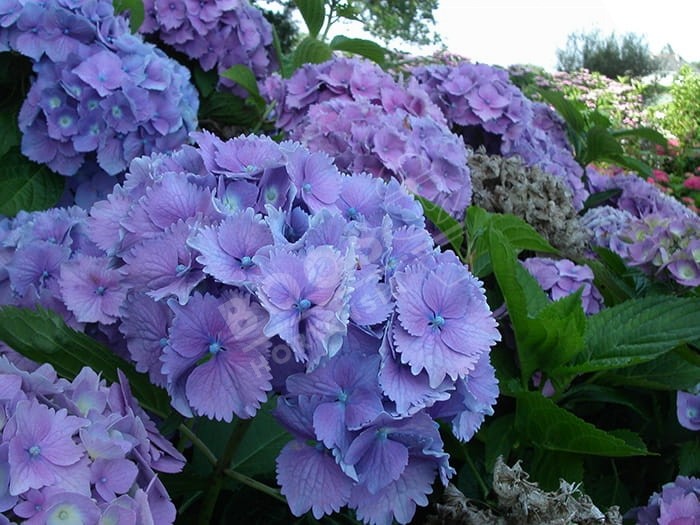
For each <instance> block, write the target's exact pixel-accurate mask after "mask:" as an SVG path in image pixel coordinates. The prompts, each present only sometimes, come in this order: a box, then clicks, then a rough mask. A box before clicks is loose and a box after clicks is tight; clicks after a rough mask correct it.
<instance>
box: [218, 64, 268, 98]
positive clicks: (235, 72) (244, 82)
mask: <svg viewBox="0 0 700 525" xmlns="http://www.w3.org/2000/svg"><path fill="white" fill-rule="evenodd" d="M221 76H222V77H224V78H228V79H229V80H233V81H234V82H236V83H237V84H239V85H240V86H241V87H242V88H243V89H245V90H246V91H247V92H248V95H249V96H250V97H251V99H252V100H253V102H254V103H255V104H256V105H257V106H259V107H264V106H265V100H264V99H263V98H262V96H260V90H259V89H258V81H257V80H256V78H255V73H253V70H252V69H250V68H249V67H248V66H246V65H243V64H236V65H233V66H231V67H230V68H228V69H227V70H226V71H224V72H223V73H221Z"/></svg>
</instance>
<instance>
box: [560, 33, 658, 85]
mask: <svg viewBox="0 0 700 525" xmlns="http://www.w3.org/2000/svg"><path fill="white" fill-rule="evenodd" d="M658 67H659V66H658V63H657V60H656V58H655V57H654V56H653V55H652V54H651V52H650V51H649V45H648V44H647V43H646V40H645V38H644V37H643V36H640V35H637V34H635V33H626V34H624V35H622V36H621V37H618V36H616V35H615V33H612V34H610V35H608V36H603V35H601V34H600V31H597V30H596V31H592V32H590V33H571V34H569V36H568V38H567V42H566V47H565V48H564V49H557V69H558V70H559V71H566V72H569V73H570V72H572V71H576V70H578V69H582V68H585V69H588V70H589V71H597V72H599V73H601V74H603V75H605V76H606V77H608V78H612V79H615V78H617V77H621V76H627V77H641V76H644V75H648V74H650V73H653V72H655V71H657V70H658Z"/></svg>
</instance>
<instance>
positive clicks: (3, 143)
mask: <svg viewBox="0 0 700 525" xmlns="http://www.w3.org/2000/svg"><path fill="white" fill-rule="evenodd" d="M21 138H22V134H21V133H20V131H19V126H18V125H17V110H16V108H15V107H9V108H2V110H0V157H3V156H4V155H5V154H6V153H7V152H8V151H10V149H12V148H15V147H18V146H19V143H20V140H21Z"/></svg>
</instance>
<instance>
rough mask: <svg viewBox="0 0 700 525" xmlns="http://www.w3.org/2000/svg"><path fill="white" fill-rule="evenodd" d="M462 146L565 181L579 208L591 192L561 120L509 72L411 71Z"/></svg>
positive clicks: (465, 68)
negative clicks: (480, 149)
mask: <svg viewBox="0 0 700 525" xmlns="http://www.w3.org/2000/svg"><path fill="white" fill-rule="evenodd" d="M412 75H413V77H414V78H416V79H417V80H418V81H419V82H420V84H421V85H422V86H423V87H424V88H425V90H426V91H427V92H428V93H429V94H430V96H431V99H432V100H433V101H434V102H435V103H436V104H437V105H438V106H439V107H440V109H442V111H443V112H444V114H445V116H446V117H447V121H448V123H449V125H450V127H451V128H452V130H453V131H455V132H456V133H458V134H459V135H461V136H462V138H463V139H464V142H465V143H466V144H467V145H468V146H470V147H472V148H473V149H477V148H478V147H479V146H483V147H484V148H485V150H486V153H488V154H500V155H503V156H506V157H509V156H513V155H517V156H519V157H521V158H522V159H523V161H524V162H525V164H526V165H527V166H536V167H538V168H540V169H541V170H542V171H544V172H546V173H550V174H552V175H555V176H557V177H559V178H561V179H563V180H564V182H565V183H566V184H567V187H568V189H569V191H570V193H571V198H572V202H573V204H574V206H575V207H576V209H577V210H580V209H581V208H582V207H583V203H584V201H585V200H586V198H587V196H588V192H587V190H586V188H585V187H584V184H583V180H582V177H583V170H582V168H581V167H580V166H579V165H578V163H577V162H576V160H575V159H574V157H573V154H572V148H571V145H570V144H569V142H568V139H567V137H566V127H565V125H564V122H563V120H562V119H561V118H560V117H559V116H558V115H557V114H556V112H555V111H554V110H553V109H551V108H550V107H549V106H546V105H545V104H542V103H540V102H532V101H530V100H529V99H528V98H526V97H525V95H524V94H523V93H522V92H521V91H520V89H518V87H517V86H515V85H514V84H513V83H512V82H511V81H510V79H509V76H508V73H507V72H506V71H505V70H502V69H498V68H496V67H493V66H489V65H486V64H473V63H470V62H463V63H461V64H459V65H455V66H450V65H432V66H420V67H417V68H415V69H414V70H413V71H412Z"/></svg>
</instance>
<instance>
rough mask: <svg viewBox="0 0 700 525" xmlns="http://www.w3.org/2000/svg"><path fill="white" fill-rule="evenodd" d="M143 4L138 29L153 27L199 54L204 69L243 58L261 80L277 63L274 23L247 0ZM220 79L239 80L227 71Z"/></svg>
mask: <svg viewBox="0 0 700 525" xmlns="http://www.w3.org/2000/svg"><path fill="white" fill-rule="evenodd" d="M144 9H145V19H144V21H143V24H142V25H141V27H140V28H139V32H140V33H142V34H152V33H155V34H156V35H157V36H158V38H160V39H161V40H162V41H163V42H165V43H166V44H168V45H170V46H172V47H173V49H176V50H177V51H180V52H182V53H184V54H185V55H187V56H188V57H189V58H191V59H193V60H196V61H197V63H198V64H199V65H200V66H201V67H202V69H204V71H209V70H211V69H214V68H216V71H217V72H218V73H219V74H221V73H223V72H224V71H226V70H227V69H229V68H230V67H231V66H234V65H237V64H242V65H245V66H247V67H249V68H250V69H251V70H252V71H253V74H254V75H255V77H256V78H257V79H259V80H262V79H264V78H265V77H267V76H268V75H269V74H270V73H271V72H272V71H274V70H275V69H276V68H277V60H276V58H275V52H274V50H273V47H272V26H271V25H270V23H269V22H268V21H267V20H266V19H265V17H264V16H263V14H262V11H261V10H260V9H257V8H256V7H253V6H252V5H250V3H249V2H248V1H247V0H211V1H207V2H198V1H183V0H178V1H167V0H145V1H144ZM219 84H220V85H221V86H224V87H227V88H234V87H235V86H236V84H235V83H234V82H233V81H232V80H230V79H227V78H225V77H219ZM238 89H240V88H238ZM240 94H241V95H244V94H245V92H241V93H240Z"/></svg>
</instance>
